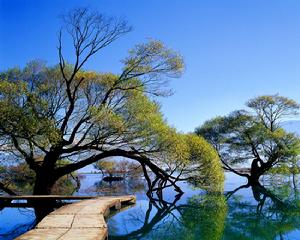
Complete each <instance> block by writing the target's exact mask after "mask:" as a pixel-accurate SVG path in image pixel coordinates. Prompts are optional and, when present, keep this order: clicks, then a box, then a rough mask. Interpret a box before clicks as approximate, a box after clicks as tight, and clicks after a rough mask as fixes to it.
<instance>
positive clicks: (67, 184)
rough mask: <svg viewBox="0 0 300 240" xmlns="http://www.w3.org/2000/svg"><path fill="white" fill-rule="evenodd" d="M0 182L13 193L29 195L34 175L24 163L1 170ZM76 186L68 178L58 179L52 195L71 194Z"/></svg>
mask: <svg viewBox="0 0 300 240" xmlns="http://www.w3.org/2000/svg"><path fill="white" fill-rule="evenodd" d="M1 169H2V170H1V172H0V173H1V178H0V179H1V182H4V183H7V187H8V188H10V189H11V190H13V191H14V192H17V193H21V194H31V193H32V190H33V186H34V183H35V173H34V171H32V170H31V169H30V168H29V167H28V165H27V164H26V163H20V164H17V165H12V166H8V167H4V166H2V168H1ZM75 188H76V184H75V182H74V181H73V179H72V178H71V177H70V176H64V177H62V178H60V179H59V180H58V181H57V182H56V184H55V185H54V187H53V191H52V193H53V194H64V195H68V194H72V193H73V191H74V189H75Z"/></svg>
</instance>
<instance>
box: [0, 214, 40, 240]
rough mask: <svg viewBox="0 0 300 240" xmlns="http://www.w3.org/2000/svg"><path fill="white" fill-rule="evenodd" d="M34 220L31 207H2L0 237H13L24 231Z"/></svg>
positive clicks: (6, 238) (2, 238)
mask: <svg viewBox="0 0 300 240" xmlns="http://www.w3.org/2000/svg"><path fill="white" fill-rule="evenodd" d="M34 221H35V215H34V211H33V209H31V208H4V209H3V210H1V211H0V239H1V240H4V239H5V240H8V239H14V238H15V237H17V236H18V235H20V234H21V233H23V232H26V231H27V230H28V228H30V226H32V225H33V224H34ZM8 233H10V234H9V236H7V234H8Z"/></svg>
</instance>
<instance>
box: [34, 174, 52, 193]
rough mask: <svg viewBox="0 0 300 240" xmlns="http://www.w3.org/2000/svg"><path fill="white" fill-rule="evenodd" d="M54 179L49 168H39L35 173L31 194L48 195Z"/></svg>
mask: <svg viewBox="0 0 300 240" xmlns="http://www.w3.org/2000/svg"><path fill="white" fill-rule="evenodd" d="M55 182H56V179H55V178H54V172H53V171H51V170H48V171H47V170H40V171H38V172H37V173H36V178H35V184H34V188H33V195H49V194H51V191H52V187H53V186H54V184H55Z"/></svg>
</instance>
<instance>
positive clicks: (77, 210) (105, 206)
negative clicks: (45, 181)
mask: <svg viewBox="0 0 300 240" xmlns="http://www.w3.org/2000/svg"><path fill="white" fill-rule="evenodd" d="M135 200H136V198H135V196H132V195H129V196H117V197H98V198H94V199H89V200H83V201H80V202H76V203H72V204H69V205H65V206H63V207H61V208H59V209H57V210H56V211H54V212H52V213H50V214H49V215H47V216H46V217H45V218H44V219H43V220H42V221H41V222H40V223H39V224H38V225H37V226H36V228H35V229H33V230H30V231H29V232H27V233H25V234H23V235H21V236H20V237H18V238H16V239H18V240H25V239H26V240H35V239H36V240H41V239H43V240H44V239H45V240H57V239H59V240H71V239H72V240H74V239H80V240H104V239H107V238H108V229H107V225H106V222H105V219H104V217H105V216H107V215H108V214H109V211H110V208H115V209H120V208H121V206H122V203H124V204H131V203H134V202H135Z"/></svg>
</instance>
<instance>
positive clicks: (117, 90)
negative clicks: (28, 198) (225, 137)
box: [0, 8, 222, 194]
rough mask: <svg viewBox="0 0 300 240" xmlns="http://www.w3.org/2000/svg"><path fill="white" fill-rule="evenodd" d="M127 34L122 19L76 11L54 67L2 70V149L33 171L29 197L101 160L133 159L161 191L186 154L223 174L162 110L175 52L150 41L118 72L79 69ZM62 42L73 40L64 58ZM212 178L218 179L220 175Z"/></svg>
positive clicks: (67, 19) (177, 64) (174, 72)
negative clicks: (160, 99) (69, 53)
mask: <svg viewBox="0 0 300 240" xmlns="http://www.w3.org/2000/svg"><path fill="white" fill-rule="evenodd" d="M130 30H131V27H129V26H128V24H127V22H126V21H123V20H118V19H113V18H105V17H104V16H103V15H101V14H99V13H98V12H94V11H91V10H89V9H85V8H80V9H75V10H73V11H70V12H69V13H68V14H66V15H65V16H64V17H63V27H62V29H61V31H60V33H59V38H58V56H59V64H58V65H56V66H51V67H49V66H47V65H46V64H45V63H43V62H41V61H32V62H30V63H28V64H27V65H26V67H25V68H23V69H20V68H13V69H9V70H7V71H5V72H2V73H0V79H1V81H0V142H1V151H2V152H5V153H6V155H5V156H7V154H10V155H13V156H15V157H16V158H17V159H20V160H25V162H26V163H27V164H28V166H29V167H30V169H31V170H33V171H34V172H35V175H36V182H35V188H34V193H37V194H48V193H49V192H50V191H51V188H52V186H53V185H54V183H55V182H56V181H57V179H59V178H60V177H62V176H64V175H66V174H70V173H72V172H74V171H76V170H78V169H80V168H82V167H84V166H86V165H88V164H92V163H95V162H97V161H99V160H102V159H104V158H107V157H115V156H121V157H125V158H131V159H133V160H136V161H138V162H139V163H140V164H141V166H142V168H143V170H144V174H145V175H146V179H147V180H148V182H149V181H150V179H149V177H148V176H147V169H150V170H152V172H154V173H155V175H156V178H157V179H159V180H156V182H155V183H157V184H159V186H160V187H162V186H163V185H164V186H169V185H171V186H174V187H175V188H176V189H177V190H179V188H178V187H177V186H176V184H175V182H176V181H177V180H178V179H179V176H181V174H180V173H181V171H183V168H184V167H187V166H188V163H189V162H190V161H191V160H190V159H189V157H192V162H193V164H196V165H199V166H202V167H201V169H202V170H203V171H204V172H205V173H208V169H215V170H216V171H218V170H220V169H221V168H220V167H218V164H217V163H218V161H217V160H216V158H217V155H216V154H215V153H214V152H213V151H212V149H211V147H210V145H209V144H208V143H206V141H205V140H203V139H201V138H198V137H196V136H190V137H187V136H185V135H183V134H180V133H178V132H177V131H176V129H174V128H172V127H170V126H169V125H168V124H167V122H166V121H165V119H164V117H163V115H162V113H161V112H160V106H159V103H158V102H157V97H159V96H167V95H169V94H170V89H168V86H167V82H168V80H169V79H170V78H174V77H179V76H180V75H181V73H182V71H183V69H184V63H183V59H182V57H181V56H180V55H179V54H178V53H177V52H175V51H173V50H171V49H169V48H167V47H166V46H165V45H164V44H163V43H162V42H160V41H156V40H150V41H148V42H147V43H142V44H137V45H136V46H135V47H134V48H132V49H131V50H129V53H128V57H126V58H124V59H123V60H122V63H123V68H122V70H121V71H120V73H111V72H97V71H89V70H86V69H84V66H85V64H86V62H87V61H88V60H89V59H90V58H91V57H92V56H94V55H95V54H96V53H99V52H100V51H101V50H102V49H103V48H105V47H107V46H109V45H110V44H111V43H113V42H114V41H115V40H116V39H118V38H119V37H121V36H123V35H124V34H125V33H127V32H129V31H130ZM66 35H67V37H66ZM65 39H71V40H72V41H71V42H72V48H73V53H74V54H73V58H70V59H69V60H67V57H66V55H65V54H64V46H65V42H67V41H66V40H65ZM72 60H73V62H72ZM197 144H200V145H201V146H197ZM191 145H193V150H191ZM210 155H212V156H213V157H212V158H211V156H210ZM205 158H209V159H211V161H209V160H204V159H205ZM4 159H7V157H4ZM61 160H67V161H61ZM204 162H205V163H204ZM211 163H212V164H211ZM205 164H208V165H207V166H206V165H205ZM166 165H167V166H168V168H167V169H166ZM199 169H200V168H199ZM166 170H167V171H166ZM178 171H179V175H176V174H174V173H175V172H178ZM186 173H187V172H186ZM216 176H218V177H216V179H218V180H222V173H218V174H216ZM151 185H153V183H151ZM154 185H155V184H154ZM149 186H150V182H149Z"/></svg>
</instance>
